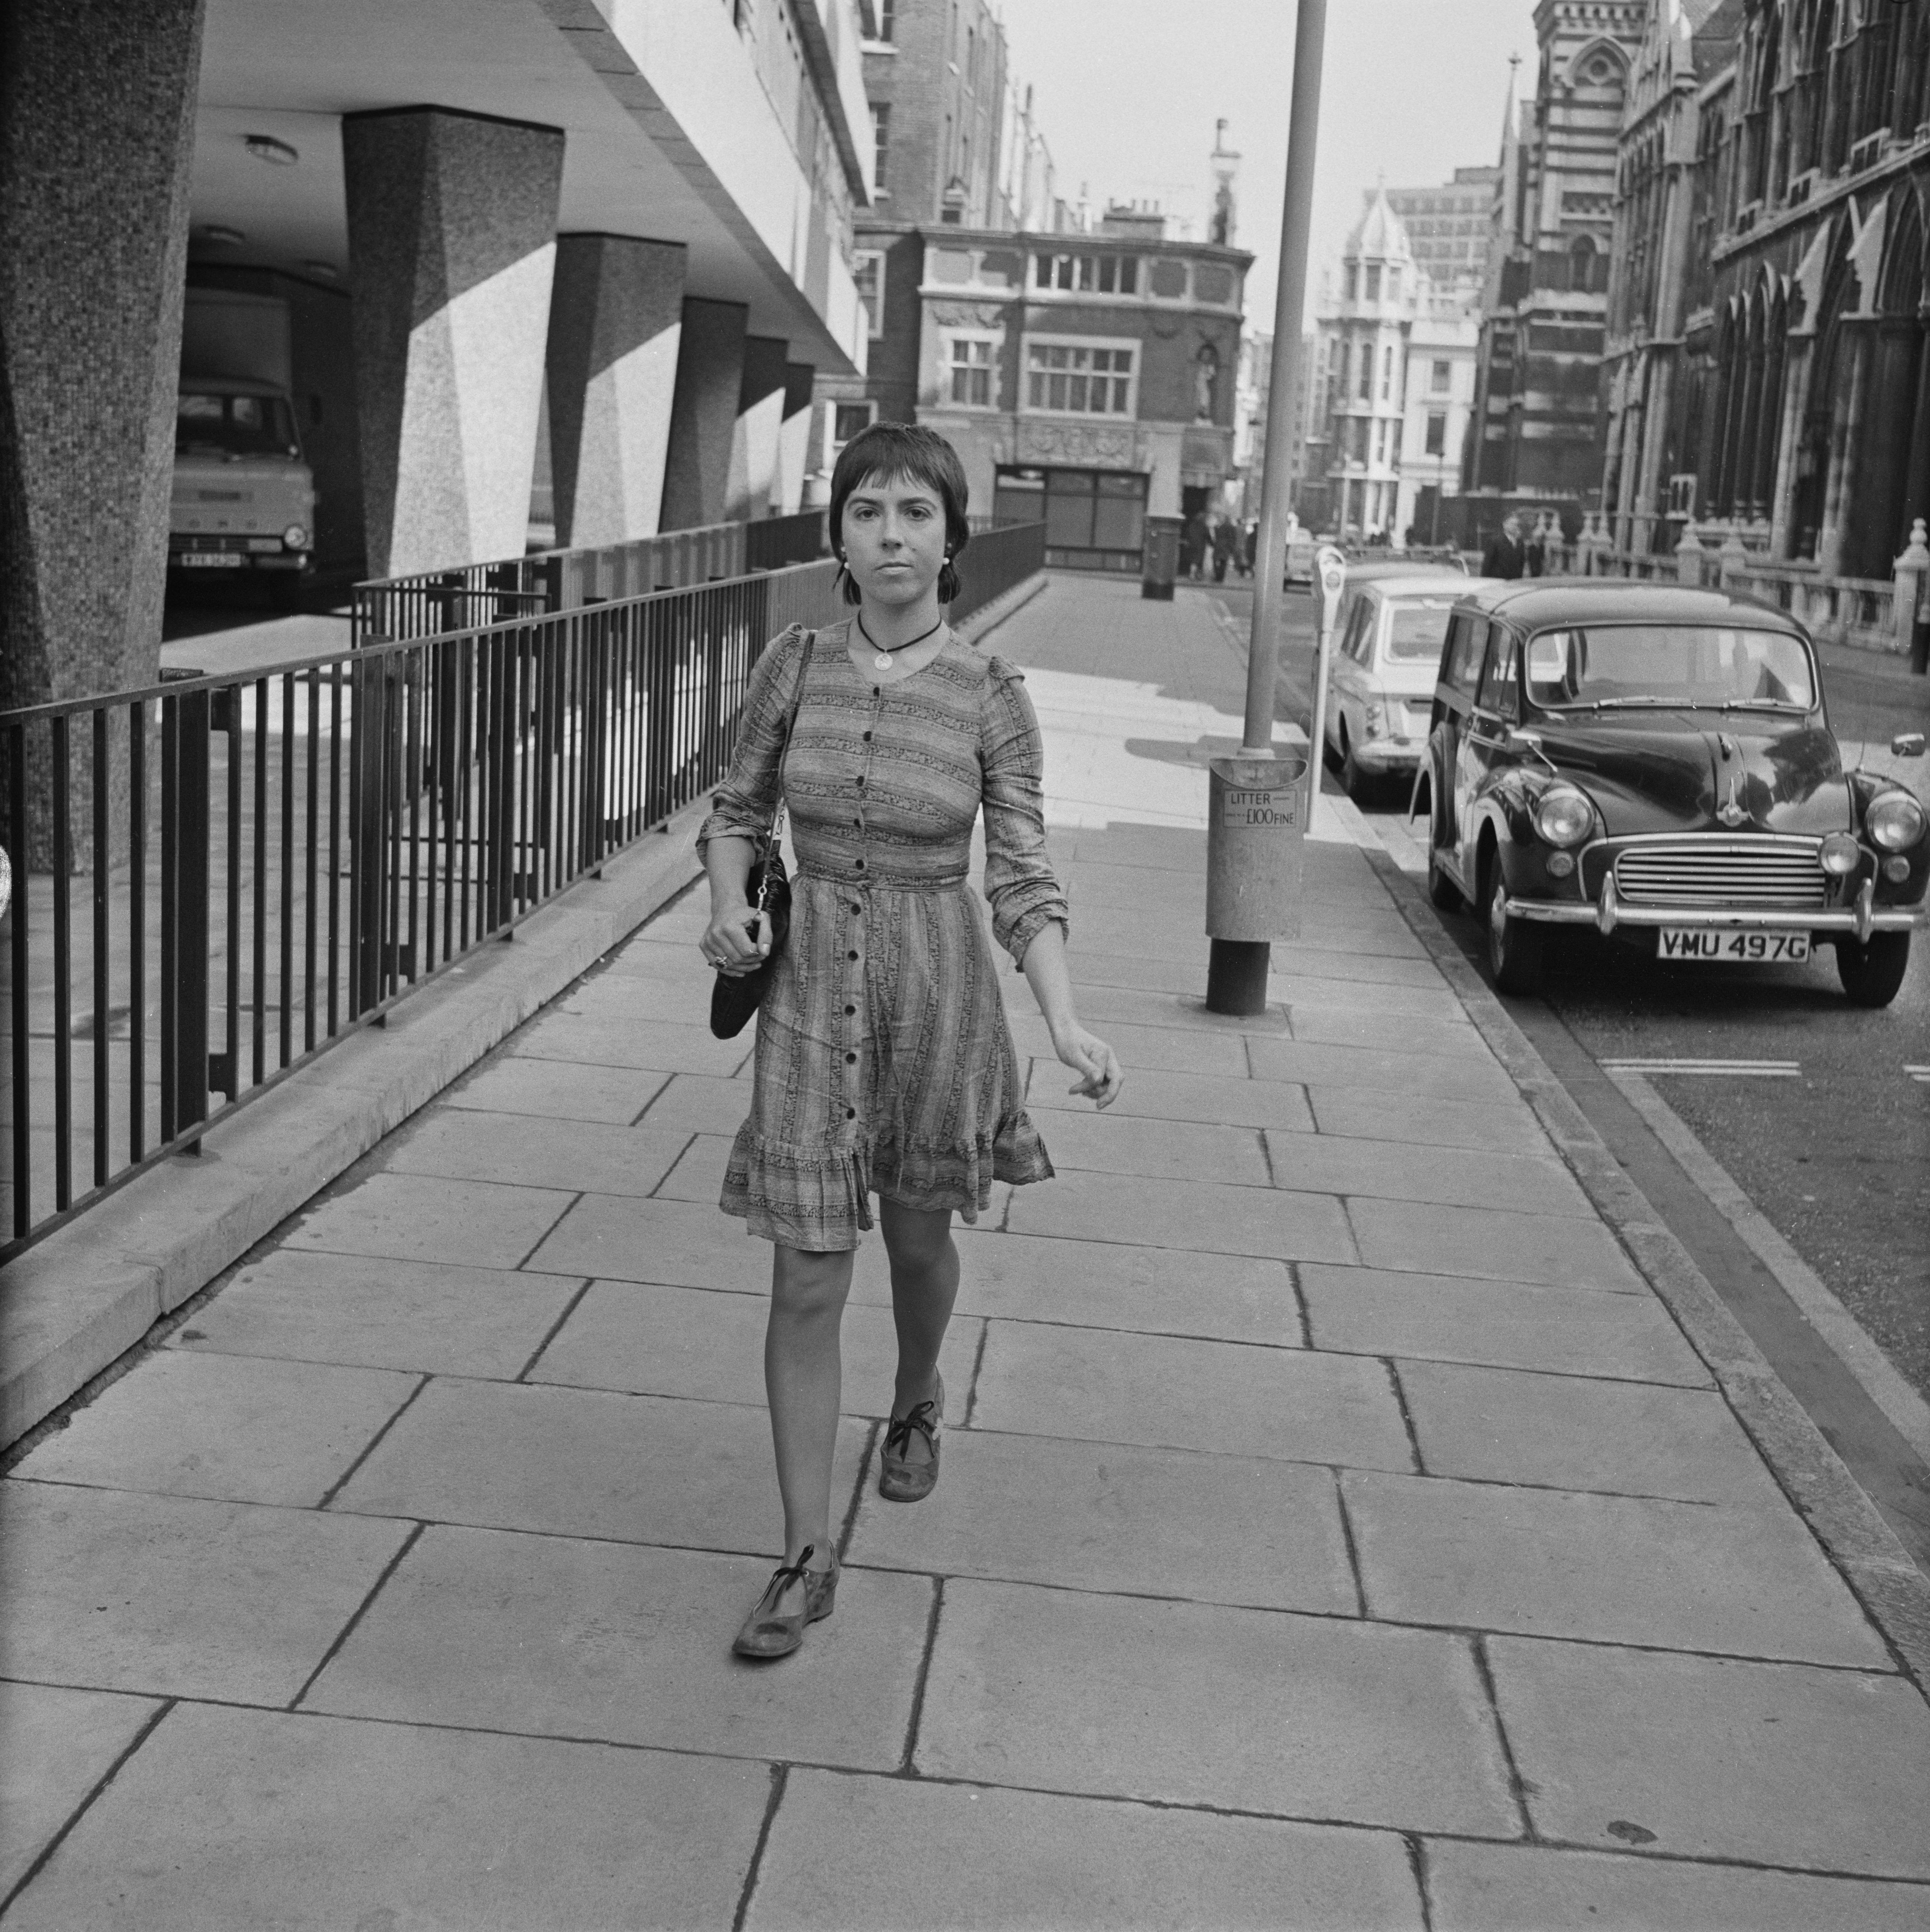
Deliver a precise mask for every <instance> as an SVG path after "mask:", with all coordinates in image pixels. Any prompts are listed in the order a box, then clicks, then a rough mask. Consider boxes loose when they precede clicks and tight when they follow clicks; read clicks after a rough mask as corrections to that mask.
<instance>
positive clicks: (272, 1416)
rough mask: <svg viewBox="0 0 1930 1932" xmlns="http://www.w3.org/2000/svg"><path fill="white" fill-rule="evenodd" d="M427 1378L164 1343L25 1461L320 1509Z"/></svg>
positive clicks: (153, 1486)
mask: <svg viewBox="0 0 1930 1932" xmlns="http://www.w3.org/2000/svg"><path fill="white" fill-rule="evenodd" d="M420 1386H421V1378H420V1377H419V1376H412V1375H404V1374H401V1373H397V1372H395V1371H394V1370H386V1369H349V1368H337V1367H324V1366H323V1365H321V1364H317V1363H313V1362H291V1361H281V1360H277V1359H275V1358H268V1357H261V1356H254V1355H215V1354H212V1353H209V1354H204V1353H202V1352H198V1351H195V1350H186V1349H161V1350H158V1351H157V1352H155V1353H153V1354H152V1355H149V1357H148V1358H147V1359H146V1361H143V1362H141V1363H140V1364H139V1365H138V1366H137V1367H136V1368H135V1370H134V1373H132V1374H131V1375H126V1376H122V1378H121V1379H120V1380H119V1382H116V1383H115V1384H114V1385H113V1387H111V1388H108V1389H107V1390H105V1391H103V1393H102V1394H100V1395H99V1396H98V1397H96V1398H95V1400H93V1401H92V1402H91V1403H89V1404H88V1405H87V1406H86V1407H85V1408H84V1409H79V1410H77V1411H76V1412H75V1413H74V1415H73V1417H72V1418H71V1420H70V1421H69V1422H68V1426H67V1427H65V1429H63V1430H60V1431H59V1432H58V1433H56V1434H54V1435H52V1436H48V1437H47V1438H46V1439H44V1441H42V1442H40V1443H39V1444H38V1445H36V1446H35V1448H33V1449H32V1450H30V1451H29V1452H28V1454H26V1457H23V1459H22V1460H21V1461H20V1463H18V1464H17V1465H16V1467H17V1469H18V1470H19V1471H20V1474H21V1475H23V1476H29V1477H34V1478H38V1479H39V1480H40V1481H44V1482H56V1483H84V1484H89V1486H91V1487H94V1488H96V1489H113V1490H143V1491H146V1492H147V1493H151V1494H153V1495H157V1496H212V1497H215V1498H217V1499H221V1500H223V1501H226V1502H247V1503H278V1504H281V1505H283V1506H284V1507H286V1508H290V1509H312V1508H314V1506H315V1505H317V1504H318V1503H319V1502H320V1501H321V1500H322V1499H323V1497H324V1496H326V1495H327V1494H328V1493H329V1490H331V1489H332V1488H333V1487H334V1486H335V1484H336V1483H338V1481H340V1480H341V1478H342V1476H343V1475H344V1472H346V1471H347V1469H348V1467H349V1466H350V1464H351V1463H353V1462H354V1460H355V1459H356V1457H358V1456H359V1455H360V1454H362V1451H364V1450H365V1449H366V1448H368V1445H369V1444H370V1442H371V1441H373V1440H374V1437H375V1436H376V1434H377V1432H378V1431H379V1430H381V1429H382V1428H383V1426H384V1425H385V1424H386V1423H387V1422H388V1421H389V1418H391V1417H392V1416H393V1415H395V1412H396V1411H397V1410H398V1409H400V1408H401V1406H402V1405H403V1404H404V1403H405V1402H407V1400H409V1398H410V1396H412V1395H413V1394H414V1393H415V1392H416V1390H417V1388H419V1387H420Z"/></svg>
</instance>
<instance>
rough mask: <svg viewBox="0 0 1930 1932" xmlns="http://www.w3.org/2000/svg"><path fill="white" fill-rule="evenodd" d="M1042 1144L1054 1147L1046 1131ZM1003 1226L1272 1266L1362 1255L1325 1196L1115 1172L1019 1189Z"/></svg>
mask: <svg viewBox="0 0 1930 1932" xmlns="http://www.w3.org/2000/svg"><path fill="white" fill-rule="evenodd" d="M1041 1131H1043V1132H1046V1133H1047V1136H1048V1137H1047V1145H1051V1142H1050V1137H1049V1130H1041ZM1005 1225H1006V1226H1007V1227H1008V1228H1010V1229H1011V1231H1012V1232H1013V1233H1014V1234H1018V1235H1058V1236H1059V1237H1060V1238H1062V1239H1065V1240H1070V1241H1121V1242H1125V1243H1127V1244H1130V1245H1133V1246H1136V1247H1153V1248H1188V1249H1191V1250H1194V1251H1195V1252H1196V1253H1201V1254H1224V1255H1261V1256H1267V1257H1269V1258H1271V1259H1274V1260H1277V1261H1319V1262H1351V1261H1357V1260H1358V1259H1361V1257H1360V1256H1359V1255H1358V1253H1357V1252H1356V1250H1355V1247H1354V1244H1353V1239H1352V1236H1351V1235H1349V1232H1348V1228H1347V1221H1346V1216H1345V1215H1344V1214H1343V1213H1342V1211H1341V1208H1340V1203H1339V1202H1337V1201H1336V1200H1334V1199H1332V1198H1331V1196H1327V1195H1324V1194H1296V1193H1289V1192H1288V1191H1287V1190H1285V1189H1265V1188H1259V1187H1223V1186H1221V1185H1220V1184H1217V1183H1216V1182H1213V1181H1162V1180H1155V1179H1153V1178H1150V1177H1145V1176H1139V1175H1115V1174H1062V1175H1060V1176H1059V1177H1058V1178H1057V1179H1056V1180H1055V1181H1052V1182H1051V1183H1049V1184H1047V1185H1046V1186H1043V1187H1025V1188H1021V1189H1020V1190H1019V1191H1018V1193H1017V1195H1016V1197H1015V1199H1013V1204H1012V1211H1011V1213H1010V1214H1009V1215H1008V1216H1007V1218H1006V1223H1005Z"/></svg>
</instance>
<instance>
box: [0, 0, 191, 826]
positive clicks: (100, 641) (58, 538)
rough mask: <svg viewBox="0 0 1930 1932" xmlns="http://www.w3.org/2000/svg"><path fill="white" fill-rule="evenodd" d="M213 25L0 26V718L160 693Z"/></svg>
mask: <svg viewBox="0 0 1930 1932" xmlns="http://www.w3.org/2000/svg"><path fill="white" fill-rule="evenodd" d="M202 11H203V10H202V0H146V4H145V5H142V6H140V7H137V8H130V7H127V6H126V5H122V4H119V0H12V4H11V5H10V6H9V7H8V8H7V9H6V10H5V17H4V24H0V359H3V360H0V557H4V559H5V563H4V566H0V708H5V707H8V706H15V705H23V704H34V703H44V702H46V701H47V700H51V699H56V698H64V697H83V696H87V695H91V694H94V693H96V692H101V691H116V690H123V689H126V688H129V687H130V686H135V685H144V684H151V683H152V682H154V680H155V676H157V674H158V667H159V664H160V661H161V601H162V596H163V593H164V589H165V588H166V584H167V529H168V513H169V502H170V495H171V487H172V483H173V466H174V414H175V398H176V392H177V386H178V383H179V377H180V368H181V314H182V289H183V287H184V285H185V280H186V275H187V263H188V178H189V172H190V167H191V163H192V160H193V157H194V107H195V99H196V92H197V86H198V83H199V81H200V71H201V35H202ZM122 769H123V770H125V764H123V766H122ZM85 781H86V760H84V759H82V760H77V771H76V783H77V785H80V784H84V783H85ZM72 795H73V796H74V799H75V802H76V808H77V816H76V821H75V822H76V823H77V826H80V827H82V828H84V827H85V826H86V825H87V823H89V820H88V815H87V812H86V794H85V793H83V792H81V791H78V790H77V792H75V793H74V794H72ZM15 837H16V838H19V837H20V832H19V830H18V829H17V831H16V833H15ZM21 856H22V855H21V854H20V852H19V851H18V850H17V851H16V853H15V858H16V860H17V862H18V860H19V859H20V857H21ZM29 856H38V855H37V854H33V855H29Z"/></svg>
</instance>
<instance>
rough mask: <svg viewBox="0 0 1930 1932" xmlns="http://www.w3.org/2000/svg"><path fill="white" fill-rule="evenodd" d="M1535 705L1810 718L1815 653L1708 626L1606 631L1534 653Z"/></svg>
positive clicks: (1541, 644) (1547, 643) (1793, 643)
mask: <svg viewBox="0 0 1930 1932" xmlns="http://www.w3.org/2000/svg"><path fill="white" fill-rule="evenodd" d="M1527 682H1528V697H1529V702H1530V703H1533V704H1535V705H1537V706H1539V707H1540V708H1541V709H1543V710H1550V711H1552V710H1562V709H1571V710H1572V709H1581V710H1607V709H1622V708H1624V707H1628V708H1639V707H1641V706H1670V705H1696V706H1713V707H1716V708H1720V707H1721V706H1725V705H1726V706H1729V707H1730V708H1731V709H1736V710H1748V709H1763V710H1779V711H1780V710H1791V711H1807V710H1808V709H1810V707H1811V706H1812V705H1813V704H1814V703H1815V701H1816V684H1815V678H1814V673H1812V671H1811V669H1810V663H1809V653H1808V651H1807V650H1806V649H1805V648H1804V646H1803V643H1802V640H1801V639H1800V638H1799V637H1791V636H1790V635H1789V634H1787V632H1785V631H1745V630H1728V629H1724V628H1721V627H1719V626H1717V625H1706V624H1598V625H1589V626H1588V627H1586V628H1579V627H1577V628H1574V629H1571V630H1561V631H1542V632H1541V634H1539V635H1538V636H1537V637H1532V638H1530V639H1529V643H1528V662H1527Z"/></svg>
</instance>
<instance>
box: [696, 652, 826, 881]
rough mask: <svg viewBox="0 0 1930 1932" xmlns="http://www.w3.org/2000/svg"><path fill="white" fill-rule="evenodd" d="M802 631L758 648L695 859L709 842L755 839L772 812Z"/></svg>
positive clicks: (767, 824)
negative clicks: (760, 652) (725, 770)
mask: <svg viewBox="0 0 1930 1932" xmlns="http://www.w3.org/2000/svg"><path fill="white" fill-rule="evenodd" d="M803 655H804V627H803V625H802V624H793V625H791V628H789V629H788V630H787V631H779V634H777V635H776V637H773V639H772V640H770V643H768V644H767V645H766V646H764V652H763V655H761V656H760V657H759V658H758V661H757V662H756V664H755V665H754V666H753V667H752V670H751V683H750V688H749V691H746V693H745V694H744V709H743V715H742V716H741V717H740V718H739V719H738V721H737V749H736V751H735V752H734V754H732V757H731V769H730V772H729V774H728V776H726V778H725V780H724V782H723V783H722V784H720V785H719V787H717V789H716V790H715V791H714V792H713V793H711V795H710V816H709V817H707V818H706V819H705V820H704V823H703V824H702V826H701V827H699V829H698V834H697V849H698V852H699V853H701V852H702V851H703V850H704V847H706V846H707V844H710V841H711V840H712V839H713V838H752V839H761V838H763V837H764V834H765V833H766V832H768V831H769V830H770V821H771V817H772V814H773V813H775V812H776V810H777V793H778V766H779V763H781V762H782V759H783V757H784V739H785V730H786V727H788V724H789V723H790V721H791V706H792V704H793V703H794V701H795V700H796V697H797V679H798V678H799V676H800V674H801V673H802V672H803V661H802V660H803Z"/></svg>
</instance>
